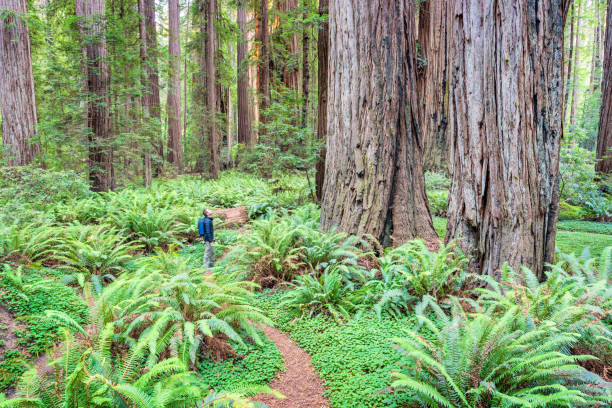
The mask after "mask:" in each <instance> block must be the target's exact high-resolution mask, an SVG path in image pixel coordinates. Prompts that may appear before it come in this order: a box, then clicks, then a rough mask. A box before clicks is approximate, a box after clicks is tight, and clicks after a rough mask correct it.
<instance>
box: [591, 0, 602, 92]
mask: <svg viewBox="0 0 612 408" xmlns="http://www.w3.org/2000/svg"><path fill="white" fill-rule="evenodd" d="M600 2H601V0H596V5H597V17H596V19H595V27H594V29H593V54H592V55H591V75H590V77H589V84H590V86H589V90H590V92H591V93H593V92H595V90H597V88H599V81H600V77H599V69H600V67H601V60H600V59H599V48H600V47H599V44H600V42H601V31H602V27H601V15H600V14H601V11H600V9H601V7H600V6H601V5H600Z"/></svg>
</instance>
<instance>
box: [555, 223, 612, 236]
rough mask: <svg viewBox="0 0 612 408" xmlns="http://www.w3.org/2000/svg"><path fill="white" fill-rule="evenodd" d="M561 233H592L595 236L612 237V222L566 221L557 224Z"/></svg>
mask: <svg viewBox="0 0 612 408" xmlns="http://www.w3.org/2000/svg"><path fill="white" fill-rule="evenodd" d="M557 229H559V230H560V231H571V232H591V233H593V234H604V235H612V223H611V222H595V221H575V220H566V221H559V222H558V223H557Z"/></svg>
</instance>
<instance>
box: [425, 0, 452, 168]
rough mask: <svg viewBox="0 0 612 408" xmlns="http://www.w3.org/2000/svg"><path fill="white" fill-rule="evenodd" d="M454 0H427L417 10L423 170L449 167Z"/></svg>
mask: <svg viewBox="0 0 612 408" xmlns="http://www.w3.org/2000/svg"><path fill="white" fill-rule="evenodd" d="M454 4H455V0H429V1H426V2H423V3H421V6H420V9H419V27H418V29H419V31H418V34H419V44H420V46H421V53H422V58H423V59H424V63H422V64H421V66H420V67H419V69H418V70H417V90H418V95H419V102H420V103H419V105H420V106H419V114H420V115H419V123H420V125H421V134H422V135H423V145H424V146H423V165H424V167H425V169H426V170H433V171H440V170H446V168H447V166H448V149H447V144H446V140H447V134H448V90H449V86H448V82H449V80H450V74H451V71H450V64H452V55H451V51H452V33H453V30H452V24H453V20H452V18H453V11H454Z"/></svg>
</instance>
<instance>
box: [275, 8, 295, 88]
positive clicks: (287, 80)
mask: <svg viewBox="0 0 612 408" xmlns="http://www.w3.org/2000/svg"><path fill="white" fill-rule="evenodd" d="M297 6H298V0H278V3H277V8H278V11H280V12H281V13H285V14H286V13H289V12H291V11H293V10H295V9H296V8H297ZM279 24H280V22H279ZM298 46H299V39H298V36H297V34H295V35H292V36H291V37H289V40H288V42H287V44H286V47H287V51H288V52H289V54H290V55H291V57H290V58H288V59H287V61H284V63H283V85H285V86H286V87H287V88H289V89H291V90H294V91H296V92H297V91H298V89H299V86H300V84H299V74H300V70H299V65H298V62H297V61H298V60H297V53H298Z"/></svg>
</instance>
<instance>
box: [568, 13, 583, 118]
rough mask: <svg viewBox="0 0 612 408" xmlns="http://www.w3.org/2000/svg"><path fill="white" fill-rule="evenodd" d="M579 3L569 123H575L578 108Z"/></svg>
mask: <svg viewBox="0 0 612 408" xmlns="http://www.w3.org/2000/svg"><path fill="white" fill-rule="evenodd" d="M580 4H581V3H578V6H577V8H576V16H575V18H576V43H575V45H574V72H573V74H572V105H571V106H570V125H575V124H576V110H577V109H578V84H577V82H578V81H577V78H578V63H579V62H580Z"/></svg>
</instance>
